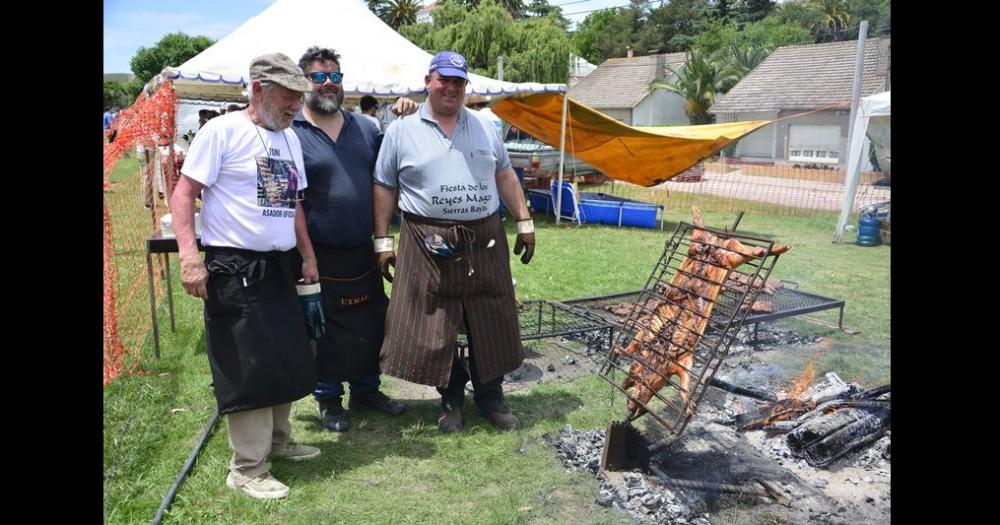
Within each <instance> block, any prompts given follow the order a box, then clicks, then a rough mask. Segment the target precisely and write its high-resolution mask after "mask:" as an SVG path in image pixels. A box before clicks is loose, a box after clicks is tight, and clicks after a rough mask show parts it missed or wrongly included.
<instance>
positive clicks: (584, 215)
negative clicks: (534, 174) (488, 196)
mask: <svg viewBox="0 0 1000 525" xmlns="http://www.w3.org/2000/svg"><path fill="white" fill-rule="evenodd" d="M563 184H564V186H566V187H565V188H564V189H563V202H562V207H563V217H571V216H572V215H573V201H572V198H573V194H572V192H571V191H570V189H569V187H568V186H567V185H568V184H569V183H563ZM554 188H555V186H554V185H553V191H552V192H546V191H544V190H528V203H529V205H530V206H531V209H532V210H533V211H535V212H540V213H547V214H549V215H555V205H554V204H553V200H552V196H553V195H554V194H555V191H554ZM579 196H580V202H579V203H578V206H579V208H580V217H579V219H580V222H581V223H592V224H610V225H612V226H633V227H636V228H656V223H657V219H658V215H659V213H658V212H660V211H661V210H662V209H663V206H662V205H657V204H650V203H648V202H642V201H634V200H631V199H626V198H624V197H617V196H615V195H608V194H607V193H594V192H584V191H581V192H579Z"/></svg>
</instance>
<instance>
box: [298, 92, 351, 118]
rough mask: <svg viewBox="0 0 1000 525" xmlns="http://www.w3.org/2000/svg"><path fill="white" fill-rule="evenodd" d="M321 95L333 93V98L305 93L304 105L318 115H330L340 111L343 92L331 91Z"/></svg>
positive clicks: (314, 93)
mask: <svg viewBox="0 0 1000 525" xmlns="http://www.w3.org/2000/svg"><path fill="white" fill-rule="evenodd" d="M323 93H333V94H334V95H335V96H333V97H327V96H322V95H321V94H320V93H316V92H315V91H312V92H309V93H306V105H307V106H309V109H311V110H312V111H315V112H316V113H319V114H320V115H330V114H333V113H336V112H337V111H340V106H341V105H342V104H343V103H344V92H343V91H334V90H332V89H331V90H328V91H324V92H323Z"/></svg>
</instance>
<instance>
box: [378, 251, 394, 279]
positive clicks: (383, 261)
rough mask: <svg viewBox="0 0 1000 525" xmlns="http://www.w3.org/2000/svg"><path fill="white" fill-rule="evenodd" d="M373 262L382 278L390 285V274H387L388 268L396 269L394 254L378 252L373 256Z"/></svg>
mask: <svg viewBox="0 0 1000 525" xmlns="http://www.w3.org/2000/svg"><path fill="white" fill-rule="evenodd" d="M375 260H376V263H377V264H378V270H379V271H380V272H382V277H385V280H386V281H389V282H390V283H391V282H392V274H391V273H389V267H390V266H392V267H393V268H396V252H378V253H376V254H375Z"/></svg>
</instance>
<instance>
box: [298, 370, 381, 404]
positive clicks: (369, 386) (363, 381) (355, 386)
mask: <svg viewBox="0 0 1000 525" xmlns="http://www.w3.org/2000/svg"><path fill="white" fill-rule="evenodd" d="M345 381H347V382H348V383H350V385H351V393H352V394H354V393H358V394H363V393H365V392H373V391H375V390H378V387H379V385H381V384H382V380H381V379H379V374H372V375H370V376H362V377H358V378H355V379H350V380H348V379H341V380H340V381H331V382H328V383H317V384H316V389H315V390H313V397H315V398H316V400H317V401H322V400H327V399H333V398H335V397H341V396H343V395H344V382H345Z"/></svg>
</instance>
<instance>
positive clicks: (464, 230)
mask: <svg viewBox="0 0 1000 525" xmlns="http://www.w3.org/2000/svg"><path fill="white" fill-rule="evenodd" d="M403 217H404V219H403V223H402V225H401V226H400V233H399V252H398V253H397V257H396V270H395V278H394V279H393V287H392V296H391V298H390V299H389V311H388V313H387V315H386V327H385V339H384V341H383V342H382V350H381V358H380V359H381V365H382V372H383V373H386V374H389V375H392V376H395V377H398V378H401V379H405V380H406V381H410V382H413V383H420V384H424V385H431V386H444V385H447V384H448V380H449V379H450V377H451V365H452V360H453V358H454V357H455V339H456V336H457V334H458V331H459V329H460V328H464V327H463V326H462V325H463V320H462V316H463V313H464V314H465V315H466V316H467V319H468V332H469V338H470V340H472V341H473V345H472V346H471V348H470V352H473V353H474V354H475V364H476V371H477V373H478V375H479V379H480V381H482V382H487V381H491V380H493V379H496V378H497V377H500V376H502V375H503V374H505V373H507V372H510V371H512V370H514V369H516V368H517V367H519V366H520V365H521V362H522V361H523V360H524V349H523V348H522V346H521V332H520V329H519V328H518V324H517V305H516V303H515V301H514V286H513V283H512V282H511V275H510V255H509V251H510V250H509V247H508V244H507V235H506V233H505V232H504V228H503V224H502V223H501V222H500V215H499V214H497V213H494V214H493V215H490V216H489V217H486V218H484V219H478V220H475V221H447V220H440V219H429V218H426V217H420V216H417V215H413V214H410V213H405V212H404V214H403ZM434 234H437V235H440V236H441V237H443V238H445V239H447V240H448V242H450V243H451V244H452V246H454V247H455V255H453V256H451V257H448V258H442V257H440V256H438V255H434V254H432V253H431V252H430V251H429V250H428V249H427V248H426V246H425V243H424V239H425V237H427V236H429V235H434ZM491 240H492V241H495V242H494V244H493V246H492V247H488V246H489V244H490V241H491Z"/></svg>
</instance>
